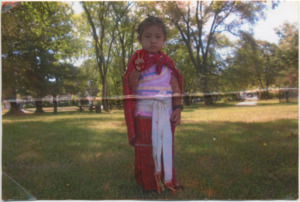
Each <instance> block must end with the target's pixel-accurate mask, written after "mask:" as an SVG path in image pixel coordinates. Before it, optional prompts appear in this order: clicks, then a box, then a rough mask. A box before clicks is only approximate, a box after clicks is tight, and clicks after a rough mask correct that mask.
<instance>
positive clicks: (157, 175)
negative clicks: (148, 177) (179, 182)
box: [154, 173, 161, 194]
mask: <svg viewBox="0 0 300 202" xmlns="http://www.w3.org/2000/svg"><path fill="white" fill-rule="evenodd" d="M154 176H155V181H156V189H157V192H158V193H159V194H160V193H161V186H160V173H155V175H154Z"/></svg>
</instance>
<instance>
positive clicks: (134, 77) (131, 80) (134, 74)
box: [129, 69, 141, 91]
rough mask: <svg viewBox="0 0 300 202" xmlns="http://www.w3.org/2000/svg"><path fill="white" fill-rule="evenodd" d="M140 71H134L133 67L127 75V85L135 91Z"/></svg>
mask: <svg viewBox="0 0 300 202" xmlns="http://www.w3.org/2000/svg"><path fill="white" fill-rule="evenodd" d="M140 75H141V72H138V71H136V70H135V69H133V70H132V72H131V73H130V76H129V86H130V88H131V89H132V90H133V91H135V89H136V88H137V87H138V84H139V77H140Z"/></svg>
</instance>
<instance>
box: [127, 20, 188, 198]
mask: <svg viewBox="0 0 300 202" xmlns="http://www.w3.org/2000/svg"><path fill="white" fill-rule="evenodd" d="M137 31H138V41H139V42H140V43H141V45H142V49H141V50H137V51H136V53H135V55H133V57H132V58H131V60H130V61H129V64H128V67H127V71H126V74H125V77H124V81H123V91H124V92H123V94H124V113H125V119H126V125H127V129H128V138H129V144H130V145H132V146H134V147H135V179H136V181H137V183H138V184H139V185H140V186H142V187H143V188H144V189H145V190H157V191H158V192H159V193H160V192H161V190H162V183H163V184H164V187H165V188H167V189H170V190H171V191H172V192H173V193H174V192H175V190H176V189H177V188H182V186H180V185H179V184H178V183H177V181H176V176H175V170H174V166H173V155H174V145H173V143H174V131H175V126H177V125H178V124H179V123H180V119H181V110H182V108H183V107H182V79H181V76H180V74H179V72H178V71H177V69H176V68H175V66H174V63H173V61H172V60H171V59H170V58H169V57H168V56H166V55H165V54H164V53H162V52H161V49H162V48H163V46H164V43H165V41H166V27H165V24H164V23H163V22H162V20H161V19H159V18H157V17H153V16H149V17H147V18H146V19H145V20H144V21H143V22H142V23H141V24H140V25H139V26H138V30H137Z"/></svg>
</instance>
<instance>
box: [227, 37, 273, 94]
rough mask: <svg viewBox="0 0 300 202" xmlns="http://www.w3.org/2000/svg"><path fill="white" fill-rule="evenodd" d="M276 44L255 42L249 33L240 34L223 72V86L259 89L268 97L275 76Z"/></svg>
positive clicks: (238, 88)
mask: <svg viewBox="0 0 300 202" xmlns="http://www.w3.org/2000/svg"><path fill="white" fill-rule="evenodd" d="M276 49H277V46H276V44H272V43H269V42H266V41H260V40H255V39H254V38H253V36H252V35H251V34H249V33H242V34H241V39H240V40H239V41H238V42H237V45H236V49H235V51H234V55H233V57H232V58H228V60H227V63H228V68H227V69H226V70H224V72H223V77H224V78H223V79H224V80H223V81H225V86H230V87H231V88H232V89H234V90H242V89H249V88H260V89H262V90H264V91H265V96H268V89H269V87H270V85H273V84H275V78H276V76H277V70H278V68H277V65H276V57H275V52H276Z"/></svg>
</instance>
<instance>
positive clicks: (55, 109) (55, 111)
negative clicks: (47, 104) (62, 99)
mask: <svg viewBox="0 0 300 202" xmlns="http://www.w3.org/2000/svg"><path fill="white" fill-rule="evenodd" d="M53 104H54V110H53V113H54V114H57V98H56V95H53Z"/></svg>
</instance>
